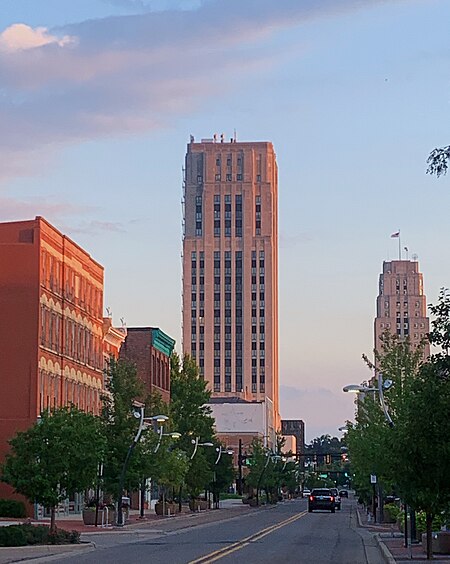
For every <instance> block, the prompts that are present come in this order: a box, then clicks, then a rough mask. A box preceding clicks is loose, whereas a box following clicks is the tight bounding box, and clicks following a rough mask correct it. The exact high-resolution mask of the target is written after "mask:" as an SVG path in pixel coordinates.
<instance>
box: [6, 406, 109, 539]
mask: <svg viewBox="0 0 450 564" xmlns="http://www.w3.org/2000/svg"><path fill="white" fill-rule="evenodd" d="M9 444H10V445H11V452H10V453H9V454H8V455H7V456H6V460H5V463H4V465H3V467H2V481H4V482H7V483H8V484H10V485H11V486H13V487H14V488H15V490H16V492H18V493H20V494H22V495H24V496H25V497H27V498H28V499H29V501H30V502H31V503H34V502H36V503H40V504H42V505H43V506H45V507H49V508H50V510H51V521H50V531H51V532H52V533H54V532H55V531H56V520H55V507H56V506H57V505H58V504H59V503H60V502H61V501H63V500H64V499H66V498H67V496H68V495H70V494H73V493H75V492H80V491H83V490H85V489H88V488H90V487H92V486H93V484H94V483H95V480H96V477H97V471H98V466H99V463H100V461H101V460H102V458H103V456H104V453H105V447H106V442H105V438H104V435H103V430H102V426H101V423H100V420H99V418H97V417H95V416H94V415H91V414H89V413H84V412H82V411H79V410H78V409H77V408H76V407H64V408H61V409H57V410H55V411H53V412H51V413H48V412H43V413H42V416H41V420H40V421H39V422H38V423H36V424H35V425H33V427H31V428H30V429H28V430H27V431H23V432H20V433H18V434H17V435H16V436H15V437H14V438H13V439H11V440H10V441H9Z"/></svg>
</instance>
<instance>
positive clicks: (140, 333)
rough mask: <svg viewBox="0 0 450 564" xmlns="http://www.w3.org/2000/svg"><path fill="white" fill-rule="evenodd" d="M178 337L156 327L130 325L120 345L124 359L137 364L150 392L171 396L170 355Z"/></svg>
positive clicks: (166, 397)
mask: <svg viewBox="0 0 450 564" xmlns="http://www.w3.org/2000/svg"><path fill="white" fill-rule="evenodd" d="M174 346H175V341H174V339H172V338H171V337H169V336H168V335H166V334H165V333H164V332H163V331H161V329H158V328H156V327H128V328H127V336H126V339H125V342H124V343H123V345H122V347H121V349H120V356H119V358H121V359H127V360H129V361H131V362H133V363H134V364H136V367H137V374H138V376H139V378H140V379H141V380H142V382H143V383H144V385H145V390H146V392H148V393H152V392H157V393H159V394H160V395H161V397H162V399H163V400H164V401H165V402H166V403H168V402H169V400H170V355H171V354H172V351H173V348H174Z"/></svg>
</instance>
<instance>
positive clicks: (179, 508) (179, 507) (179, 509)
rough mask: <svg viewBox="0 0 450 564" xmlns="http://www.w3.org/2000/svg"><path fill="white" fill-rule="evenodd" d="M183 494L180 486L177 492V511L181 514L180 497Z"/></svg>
mask: <svg viewBox="0 0 450 564" xmlns="http://www.w3.org/2000/svg"><path fill="white" fill-rule="evenodd" d="M182 492H183V486H180V489H179V491H178V511H179V512H180V513H181V495H182Z"/></svg>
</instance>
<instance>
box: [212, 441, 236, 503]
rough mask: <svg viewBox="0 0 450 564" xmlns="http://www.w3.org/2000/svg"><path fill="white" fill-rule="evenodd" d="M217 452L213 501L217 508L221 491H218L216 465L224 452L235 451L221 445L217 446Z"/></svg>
mask: <svg viewBox="0 0 450 564" xmlns="http://www.w3.org/2000/svg"><path fill="white" fill-rule="evenodd" d="M216 452H217V458H216V460H215V462H214V491H213V501H214V506H215V508H216V509H219V493H218V492H216V479H217V477H216V466H217V465H218V464H219V462H220V459H221V457H222V454H229V455H231V456H232V455H233V451H232V450H231V449H229V448H222V445H219V446H218V447H216Z"/></svg>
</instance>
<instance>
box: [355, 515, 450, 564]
mask: <svg viewBox="0 0 450 564" xmlns="http://www.w3.org/2000/svg"><path fill="white" fill-rule="evenodd" d="M356 511H357V515H358V524H359V526H360V527H364V528H366V529H367V530H369V531H370V532H371V533H372V534H373V535H374V536H375V539H376V540H377V542H378V544H379V546H380V550H381V552H382V554H383V556H384V558H385V560H386V562H388V563H389V564H395V562H405V561H411V560H413V561H414V562H417V563H425V562H434V563H435V564H449V563H450V554H434V555H433V560H427V559H426V552H425V548H424V547H423V546H422V544H420V543H419V544H413V545H410V546H408V547H405V537H404V534H403V533H402V532H400V531H399V530H398V528H397V526H396V525H395V524H392V523H376V524H375V523H372V522H369V520H368V515H367V512H366V510H365V509H364V508H363V507H362V506H360V505H358V504H356Z"/></svg>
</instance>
